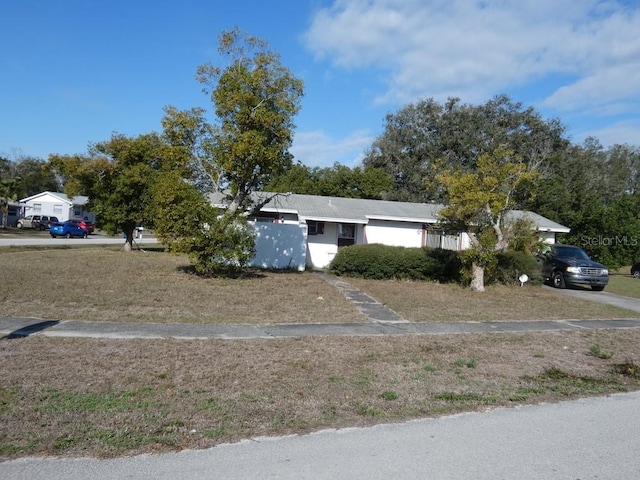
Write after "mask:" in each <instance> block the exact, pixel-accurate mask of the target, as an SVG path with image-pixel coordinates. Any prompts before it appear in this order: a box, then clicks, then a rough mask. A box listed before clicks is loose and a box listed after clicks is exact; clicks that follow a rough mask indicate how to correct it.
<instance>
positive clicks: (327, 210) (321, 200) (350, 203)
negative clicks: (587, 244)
mask: <svg viewBox="0 0 640 480" xmlns="http://www.w3.org/2000/svg"><path fill="white" fill-rule="evenodd" d="M272 195H274V194H273V193H268V192H258V193H254V194H253V196H252V199H253V201H254V202H256V203H257V202H259V201H260V200H261V199H264V198H266V196H272ZM209 198H210V200H211V203H212V204H214V205H219V206H225V205H226V204H227V202H226V201H225V200H224V195H223V194H214V195H210V197H209ZM442 208H443V205H441V204H435V203H410V202H390V201H385V200H365V199H360V198H341V197H324V196H319V195H300V194H296V193H291V194H281V195H277V196H275V197H274V198H272V199H271V200H270V201H269V202H268V203H267V204H266V205H265V206H264V207H262V211H264V212H279V213H297V214H298V216H299V217H300V219H301V220H319V221H326V222H343V223H361V224H366V223H368V222H369V220H394V221H404V222H420V223H437V221H438V212H439V211H440V210H441V209H442ZM510 213H511V216H515V217H516V218H520V217H522V216H527V217H529V218H531V219H532V220H533V221H534V223H535V224H536V225H537V226H538V229H539V230H542V231H550V232H569V228H567V227H565V226H563V225H560V224H559V223H556V222H553V221H551V220H549V219H548V218H545V217H543V216H542V215H538V214H537V213H533V212H524V211H521V210H514V211H513V212H510Z"/></svg>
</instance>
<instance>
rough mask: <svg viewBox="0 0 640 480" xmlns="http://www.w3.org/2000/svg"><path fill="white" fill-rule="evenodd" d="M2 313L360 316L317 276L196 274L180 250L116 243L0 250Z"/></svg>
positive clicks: (171, 318) (136, 317)
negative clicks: (124, 247)
mask: <svg viewBox="0 0 640 480" xmlns="http://www.w3.org/2000/svg"><path fill="white" fill-rule="evenodd" d="M0 264H1V266H2V268H1V270H0V283H1V284H2V285H4V287H3V289H1V290H0V316H4V317H8V316H17V317H20V316H22V317H25V316H26V317H36V318H43V319H54V320H92V321H111V322H120V321H123V322H162V323H164V322H170V323H199V324H202V323H215V324H232V323H246V324H263V323H308V322H315V323H322V322H328V321H331V322H359V321H362V320H363V318H364V317H362V315H361V314H359V312H358V311H357V310H356V309H355V307H354V306H353V305H351V304H350V303H349V302H347V301H346V300H345V298H344V296H343V295H342V294H341V293H340V292H339V291H337V290H336V289H335V288H333V287H332V286H330V285H329V284H327V283H326V282H325V281H324V280H322V279H321V278H319V277H318V276H317V275H315V274H313V273H310V272H304V273H273V272H257V271H256V272H254V273H253V274H251V275H248V276H246V277H244V278H240V279H229V278H200V277H198V276H196V275H194V274H192V273H191V270H190V268H189V262H188V260H187V259H186V258H185V257H183V256H174V255H169V254H167V253H164V252H158V251H146V252H142V251H134V252H131V253H130V254H126V253H123V252H120V251H118V250H113V249H108V248H104V249H73V250H69V249H67V250H41V251H24V252H15V253H5V254H0Z"/></svg>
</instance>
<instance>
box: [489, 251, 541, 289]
mask: <svg viewBox="0 0 640 480" xmlns="http://www.w3.org/2000/svg"><path fill="white" fill-rule="evenodd" d="M496 259H497V263H496V265H495V268H493V269H492V270H491V272H489V273H490V274H489V277H488V279H487V280H488V283H492V282H493V283H502V284H505V285H519V284H520V281H519V280H518V278H519V277H520V276H521V275H522V274H525V275H527V277H529V280H528V282H527V283H530V284H533V285H540V284H542V272H541V271H540V265H539V264H538V261H537V260H536V259H535V257H534V256H533V255H529V254H526V253H524V252H517V251H510V252H505V253H499V254H498V255H497V257H496Z"/></svg>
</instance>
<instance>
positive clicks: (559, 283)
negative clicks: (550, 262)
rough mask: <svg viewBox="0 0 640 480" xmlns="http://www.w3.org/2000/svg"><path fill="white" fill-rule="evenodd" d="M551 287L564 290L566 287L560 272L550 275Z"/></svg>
mask: <svg viewBox="0 0 640 480" xmlns="http://www.w3.org/2000/svg"><path fill="white" fill-rule="evenodd" d="M551 285H553V286H554V287H555V288H564V287H565V286H566V284H565V283H564V276H563V275H562V272H558V271H555V272H553V275H551Z"/></svg>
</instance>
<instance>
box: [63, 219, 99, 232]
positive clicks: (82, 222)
mask: <svg viewBox="0 0 640 480" xmlns="http://www.w3.org/2000/svg"><path fill="white" fill-rule="evenodd" d="M69 221H70V222H71V223H75V224H76V225H78V226H79V227H80V228H82V229H84V230H86V231H87V233H93V230H94V227H93V223H91V222H89V221H87V220H79V219H71V220H69Z"/></svg>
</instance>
